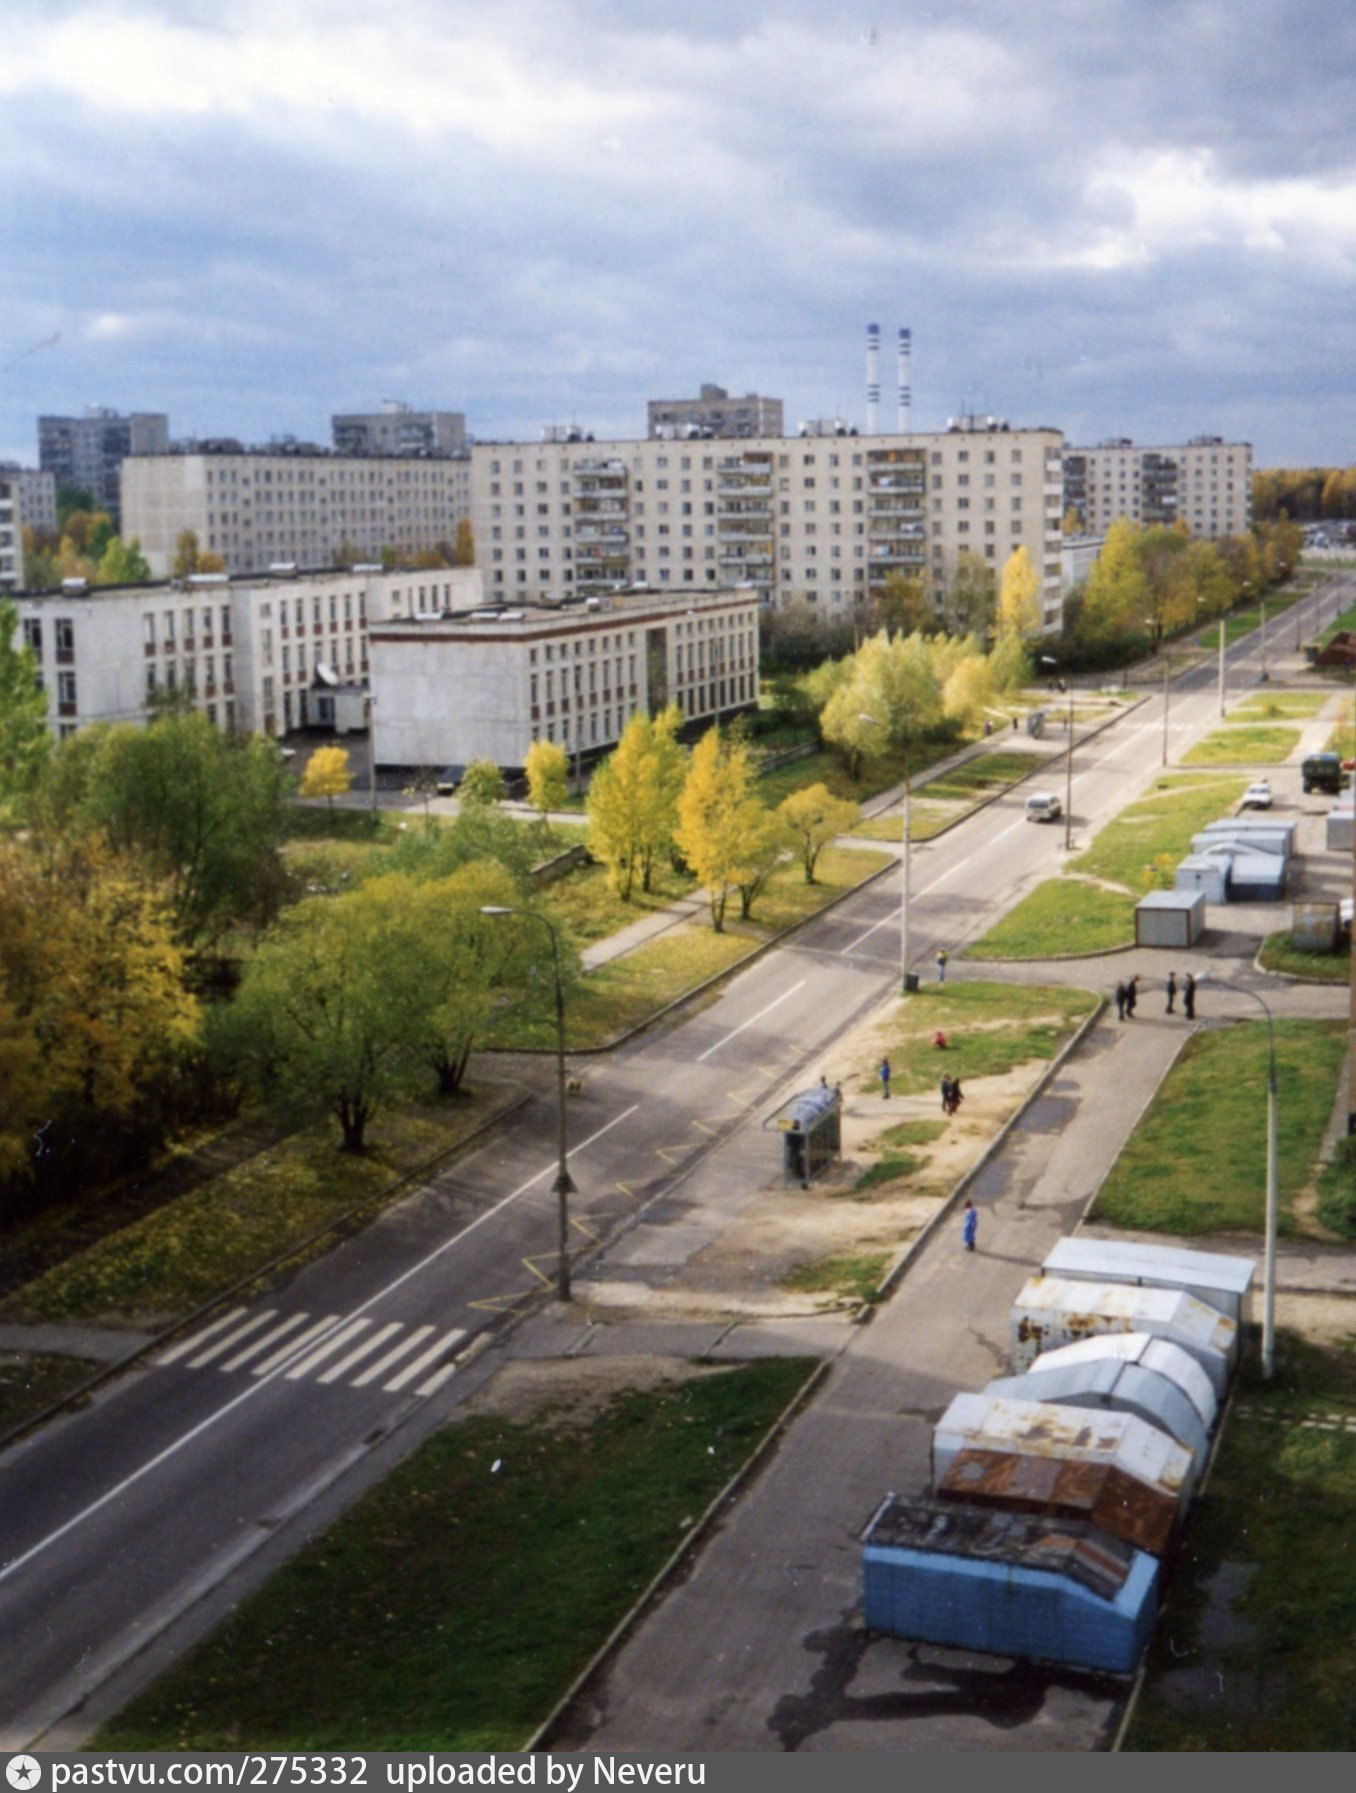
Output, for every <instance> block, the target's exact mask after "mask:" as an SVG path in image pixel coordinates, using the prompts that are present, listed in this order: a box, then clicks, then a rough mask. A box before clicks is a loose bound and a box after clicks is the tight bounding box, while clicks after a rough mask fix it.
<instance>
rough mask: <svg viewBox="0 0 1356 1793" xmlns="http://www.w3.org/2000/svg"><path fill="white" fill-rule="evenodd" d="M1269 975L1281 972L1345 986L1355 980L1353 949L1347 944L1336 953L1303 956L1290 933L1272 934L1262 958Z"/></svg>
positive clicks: (1320, 982) (1261, 954)
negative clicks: (1352, 973) (1292, 943)
mask: <svg viewBox="0 0 1356 1793" xmlns="http://www.w3.org/2000/svg"><path fill="white" fill-rule="evenodd" d="M1258 959H1259V962H1260V963H1261V964H1262V966H1263V967H1264V968H1265V969H1266V970H1267V971H1278V972H1281V973H1282V974H1283V975H1284V976H1285V977H1302V978H1307V979H1308V980H1309V981H1310V982H1312V983H1318V984H1345V983H1348V982H1349V981H1350V978H1351V948H1350V945H1349V944H1348V943H1346V942H1343V944H1342V947H1341V950H1340V951H1338V952H1335V953H1302V952H1300V951H1299V950H1298V948H1296V947H1293V946H1292V945H1291V944H1290V930H1289V928H1286V929H1284V930H1283V931H1282V932H1281V933H1279V934H1268V935H1267V937H1266V939H1265V940H1264V941H1263V942H1262V950H1261V952H1260V953H1259V954H1258Z"/></svg>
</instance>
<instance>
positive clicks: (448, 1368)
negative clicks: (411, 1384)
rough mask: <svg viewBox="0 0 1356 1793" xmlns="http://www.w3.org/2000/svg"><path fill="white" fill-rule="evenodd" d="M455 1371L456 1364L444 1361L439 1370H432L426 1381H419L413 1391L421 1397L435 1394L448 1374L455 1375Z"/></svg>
mask: <svg viewBox="0 0 1356 1793" xmlns="http://www.w3.org/2000/svg"><path fill="white" fill-rule="evenodd" d="M456 1373H457V1366H456V1364H455V1363H445V1364H444V1365H443V1367H442V1368H441V1369H440V1370H435V1371H434V1372H433V1374H432V1375H431V1376H430V1377H429V1379H428V1381H427V1382H421V1383H420V1384H419V1386H418V1388H416V1389H415V1391H414V1392H415V1394H417V1395H418V1396H420V1398H421V1399H422V1398H423V1397H424V1396H425V1395H432V1394H437V1392H438V1390H439V1389H440V1388H441V1387H442V1385H443V1383H444V1382H446V1381H447V1380H448V1378H449V1377H450V1376H455V1375H456Z"/></svg>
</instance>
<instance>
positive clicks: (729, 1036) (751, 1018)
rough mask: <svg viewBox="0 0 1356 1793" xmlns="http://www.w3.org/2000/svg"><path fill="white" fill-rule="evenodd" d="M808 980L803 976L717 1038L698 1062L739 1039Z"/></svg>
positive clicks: (801, 987) (701, 1054)
mask: <svg viewBox="0 0 1356 1793" xmlns="http://www.w3.org/2000/svg"><path fill="white" fill-rule="evenodd" d="M806 981H807V980H806V979H805V978H802V979H801V980H800V982H799V983H798V984H792V986H791V988H790V989H789V990H783V991H782V993H781V995H780V996H778V997H775V998H774V999H773V1001H771V1002H770V1003H769V1004H768V1005H767V1007H766V1008H765V1009H759V1011H758V1013H757V1014H756V1015H750V1016H749V1018H748V1020H747V1021H741V1022H740V1024H739V1026H738V1027H736V1028H735V1029H734V1031H733V1032H732V1033H727V1034H726V1036H725V1038H724V1039H723V1040H717V1041H716V1043H715V1045H714V1046H708V1047H707V1048H706V1051H705V1052H700V1053H698V1055H697V1063H698V1064H701V1063H702V1062H703V1060H705V1059H708V1058H710V1056H711V1054H712V1053H713V1052H719V1051H720V1049H721V1047H722V1046H728V1045H729V1043H730V1041H731V1040H737V1039H738V1038H739V1036H740V1034H742V1033H743V1032H744V1030H745V1029H746V1028H749V1027H752V1026H753V1025H754V1023H755V1022H757V1021H761V1020H762V1019H763V1017H764V1015H770V1014H771V1013H772V1011H773V1009H775V1008H780V1007H781V1005H782V1003H784V1002H785V1001H786V999H787V997H788V996H794V995H795V994H796V991H797V990H803V989H804V988H805V984H806Z"/></svg>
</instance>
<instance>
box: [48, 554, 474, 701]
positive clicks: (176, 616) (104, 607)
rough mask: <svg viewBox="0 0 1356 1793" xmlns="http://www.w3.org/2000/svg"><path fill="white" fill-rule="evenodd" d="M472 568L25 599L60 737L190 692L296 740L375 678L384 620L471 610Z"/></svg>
mask: <svg viewBox="0 0 1356 1793" xmlns="http://www.w3.org/2000/svg"><path fill="white" fill-rule="evenodd" d="M479 598H480V580H479V575H478V574H477V573H476V571H475V569H474V568H464V567H463V568H439V569H437V570H435V571H432V572H429V571H419V572H411V571H403V572H384V571H383V570H382V569H381V568H380V567H361V566H360V567H355V568H353V570H352V571H350V572H323V571H322V572H316V573H289V574H284V575H279V576H278V577H273V578H270V577H263V578H258V577H256V578H251V579H231V578H229V577H228V576H227V575H226V574H225V573H203V574H196V575H194V576H193V577H192V578H190V579H186V580H175V581H173V582H170V583H166V584H160V585H119V586H88V585H86V584H85V582H84V581H83V580H72V581H70V582H69V583H68V584H67V585H66V586H64V587H63V589H62V590H61V591H56V592H42V593H26V594H20V595H18V596H17V597H16V600H15V602H16V606H17V609H18V611H19V616H20V620H21V624H22V628H23V633H24V637H25V639H26V640H27V641H28V642H29V644H30V645H31V646H32V647H33V649H34V652H35V653H36V655H37V658H38V665H39V668H40V671H41V677H42V682H43V685H44V687H45V688H46V690H47V693H48V725H49V727H50V728H51V729H52V731H53V733H55V734H57V735H59V736H66V735H70V734H74V733H75V731H76V730H77V729H79V728H87V727H89V726H90V725H91V724H93V723H98V722H109V723H114V722H144V721H145V720H146V719H147V716H148V714H149V712H150V709H151V707H152V706H153V705H154V703H155V700H156V699H157V697H159V696H161V695H169V694H183V693H185V692H191V693H192V696H193V702H194V705H195V706H196V708H198V709H199V710H201V711H202V712H203V713H204V714H205V715H206V716H207V718H208V720H209V721H211V722H213V723H215V724H216V725H217V726H218V727H221V728H225V729H230V730H233V731H240V732H250V731H257V732H258V733H261V734H266V735H281V734H287V733H288V732H290V731H291V730H292V729H295V728H302V727H306V726H308V725H309V726H329V725H331V724H333V723H334V722H335V720H336V715H335V709H334V701H335V692H336V691H337V690H339V689H342V688H343V687H345V686H348V685H350V684H362V683H365V682H366V678H367V671H368V649H367V633H368V627H369V625H370V623H371V622H372V621H373V620H377V621H384V620H386V619H387V618H389V617H410V616H418V615H421V614H425V613H429V612H432V613H438V612H441V611H443V610H457V609H471V608H473V607H474V606H475V605H476V604H477V603H478V602H479Z"/></svg>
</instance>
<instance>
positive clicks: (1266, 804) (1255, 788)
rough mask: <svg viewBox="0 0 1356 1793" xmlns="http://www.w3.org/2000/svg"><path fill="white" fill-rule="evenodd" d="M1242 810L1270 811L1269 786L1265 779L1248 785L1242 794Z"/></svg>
mask: <svg viewBox="0 0 1356 1793" xmlns="http://www.w3.org/2000/svg"><path fill="white" fill-rule="evenodd" d="M1240 807H1241V808H1243V809H1270V808H1271V786H1270V785H1269V784H1268V783H1267V781H1266V779H1265V778H1259V779H1258V780H1257V783H1256V784H1250V785H1249V786H1248V788H1247V790H1246V791H1244V793H1243V802H1242V804H1241V806H1240Z"/></svg>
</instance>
